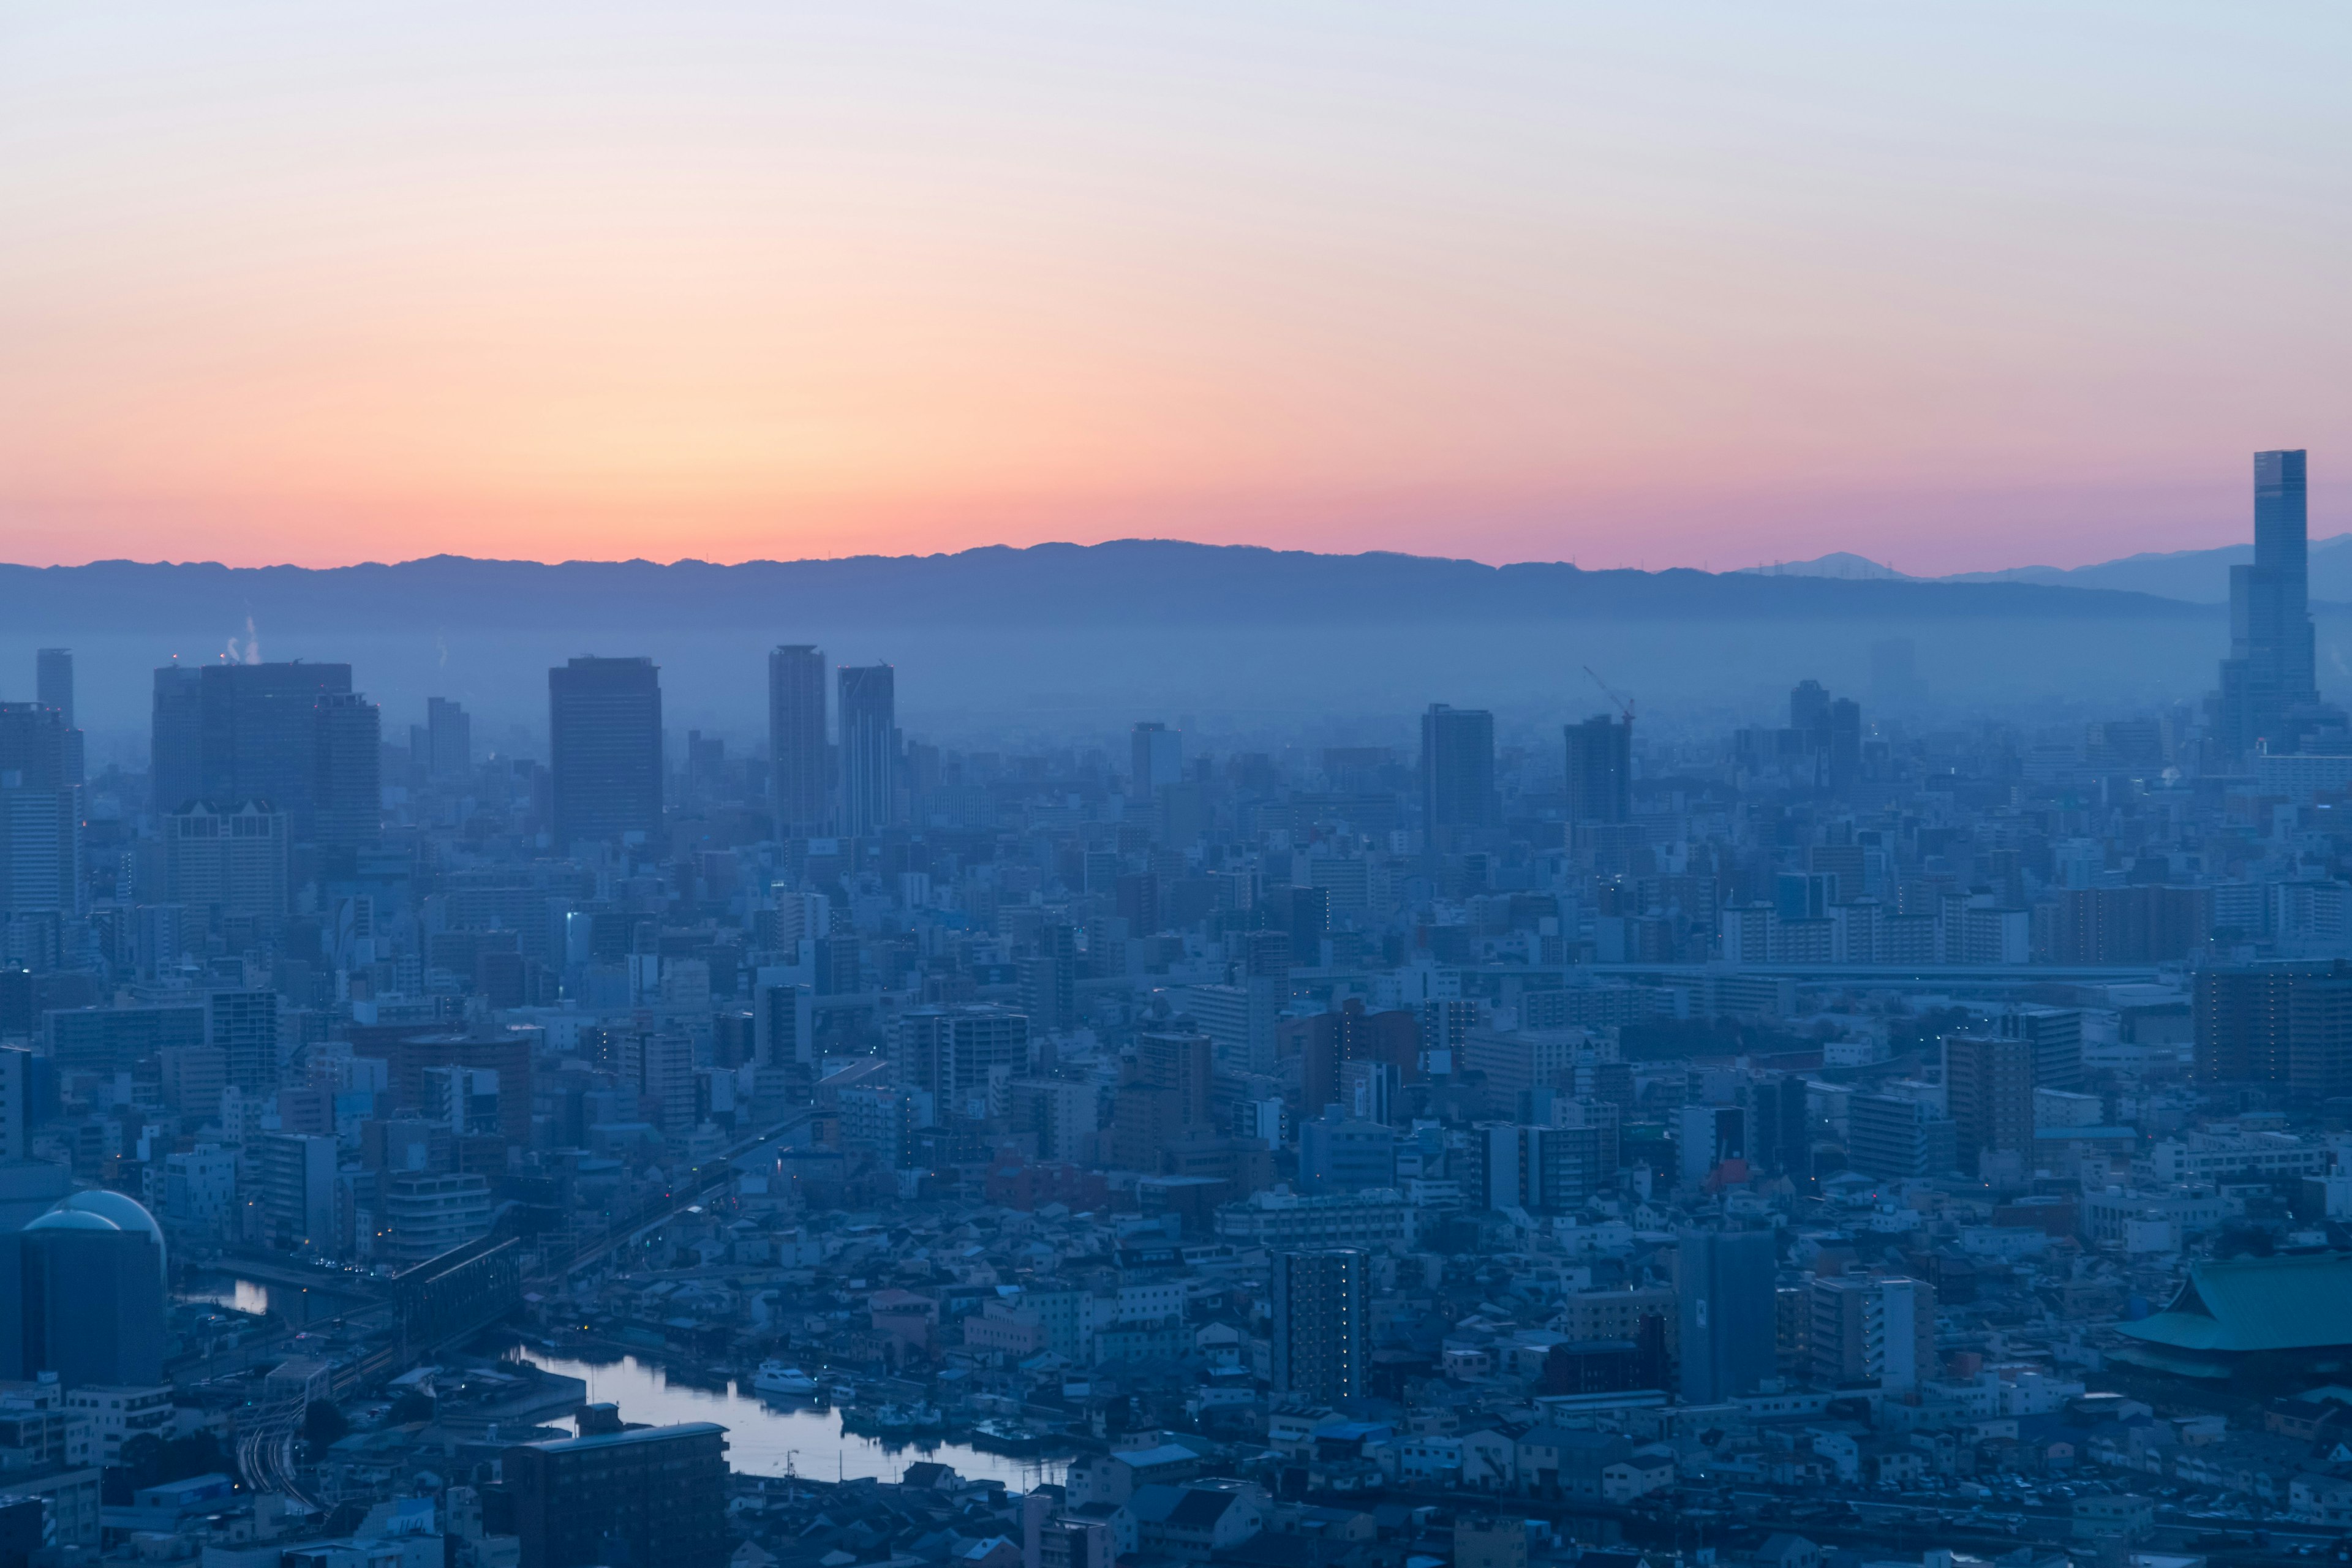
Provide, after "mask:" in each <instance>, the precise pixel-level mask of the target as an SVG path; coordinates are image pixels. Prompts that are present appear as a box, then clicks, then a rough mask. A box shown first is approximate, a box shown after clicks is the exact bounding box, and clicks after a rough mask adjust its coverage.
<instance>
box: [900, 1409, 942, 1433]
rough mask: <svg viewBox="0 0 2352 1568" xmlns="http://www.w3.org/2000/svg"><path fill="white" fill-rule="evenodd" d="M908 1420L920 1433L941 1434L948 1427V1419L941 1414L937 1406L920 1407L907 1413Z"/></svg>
mask: <svg viewBox="0 0 2352 1568" xmlns="http://www.w3.org/2000/svg"><path fill="white" fill-rule="evenodd" d="M907 1420H908V1423H909V1424H910V1425H912V1426H913V1427H914V1428H915V1430H916V1431H918V1432H939V1431H943V1430H945V1429H946V1427H947V1424H948V1418H947V1417H946V1416H944V1415H940V1407H939V1406H938V1405H916V1406H915V1407H914V1408H913V1409H911V1410H909V1411H908V1412H907Z"/></svg>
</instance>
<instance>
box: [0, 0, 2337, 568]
mask: <svg viewBox="0 0 2352 1568" xmlns="http://www.w3.org/2000/svg"><path fill="white" fill-rule="evenodd" d="M2347 64H2352V12H2347V11H2346V10H2345V9H2344V8H2342V7H2336V6H2326V5H2273V6H2262V7H2221V6H2210V5H2203V6H2187V5H2158V4H2137V5H2113V6H2102V5H2065V6H2050V5H2000V4H1966V5H1959V4H1952V5H1933V4H1920V5H1883V4H1853V5H1816V4H1789V5H1754V4H1752V0H1750V3H1743V4H1723V5H1709V4H1703V3H1693V4H1684V5H1671V6H1657V5H1622V6H1617V5H1576V4H1569V3H1565V0H1539V3H1534V0H1531V3H1525V4H1514V3H1510V0H1493V3H1489V4H1485V5H1476V6H1441V5H1386V4H1370V5H1368V4H1364V3H1362V0H1351V3H1348V4H1328V5H1323V4H1313V3H1299V4H1287V5H1265V4H1264V3H1263V0H1259V3H1256V4H1227V3H1224V0H1187V3H1186V4H1183V5H1131V4H1107V3H1104V0H1087V3H1085V4H1058V3H1055V0H1031V3H1027V4H1023V5H998V4H995V3H993V0H958V3H956V4H949V5H931V4H924V3H920V0H914V3H908V4H890V5H864V4H836V5H824V6H808V5H795V4H790V3H787V0H759V3H740V4H737V3H718V0H662V3H660V4H640V5H613V4H596V3H594V0H565V3H564V4H561V5H555V4H538V3H524V0H510V3H505V4H488V3H485V0H465V3H462V4H432V3H425V0H408V3H404V4H397V5H390V4H367V3H363V0H351V3H339V4H336V5H316V4H295V3H246V0H206V3H205V4H204V5H187V4H185V3H184V0H153V3H151V0H91V3H89V4H63V3H58V0H50V3H36V0H0V558H5V559H9V560H15V561H22V562H31V563H69V562H79V561H87V560H91V559H100V558H109V557H120V556H130V557H135V558H139V559H147V560H154V559H169V560H217V561H223V562H227V563H232V564H245V565H251V564H263V563H299V564H306V565H331V564H339V563H348V562H353V561H363V560H399V559H408V558H412V557H415V556H421V555H428V554H433V553H436V552H458V553H466V554H475V555H499V556H509V557H531V558H537V559H544V560H562V559H570V558H626V557H632V556H643V557H646V558H650V559H657V560H670V559H676V558H678V557H682V556H695V557H698V558H702V559H706V560H722V561H734V560H743V559H753V558H772V559H782V558H793V557H802V556H813V555H830V554H844V553H860V552H878V553H887V554H904V553H929V552H938V551H951V550H958V549H963V548H967V547H970V546H973V545H980V544H989V543H1014V544H1024V543H1030V542H1038V541H1044V540H1075V541H1078V542H1092V541H1096V540H1101V539H1111V538H1122V537H1136V536H1153V537H1171V538H1186V539H1195V540H1202V541H1207V542H1247V543H1259V544H1271V545H1276V546H1283V547H1290V548H1300V549H1315V550H1334V551H1357V550H1375V549H1379V550H1403V551H1411V552H1419V553H1428V554H1442V555H1453V556H1467V557H1475V558H1477V559H1482V560H1486V561H1494V562H1502V561H1512V560H1568V561H1574V562H1577V563H1580V564H1583V565H1591V566H1603V565H1629V566H1630V565H1642V566H1648V567H1653V568H1655V567H1660V566H1665V565H1670V564H1673V565H1692V566H1706V567H1710V568H1713V569H1717V570H1720V569H1724V568H1727V567H1731V566H1738V565H1747V564H1753V563H1760V562H1768V561H1775V560H1795V559H1801V558H1804V557H1808V556H1811V555H1815V554H1819V553H1822V552H1827V551H1832V550H1851V551H1854V552H1860V553H1863V554H1866V555H1870V556H1872V557H1874V558H1875V559H1878V560H1881V561H1885V562H1888V563H1892V564H1894V565H1895V566H1896V567H1898V568H1899V569H1902V570H1905V571H1911V572H1919V573H1930V572H1952V571H1966V570H1984V569H1992V568H1998V567H2003V566H2013V565H2021V564H2026V563H2048V564H2055V565H2073V564H2078V563H2085V562H2091V561H2097V560H2104V559H2107V558H2110V557H2113V556H2116V555H2121V554H2126V553H2130V552H2136V551H2142V550H2173V549H2189V548H2200V547H2206V546H2211V545H2217V544H2223V543H2229V542H2235V541H2237V540H2240V539H2242V538H2244V537H2246V536H2247V535H2248V533H2249V531H2250V527H2251V524H2250V521H2249V517H2250V498H2249V490H2250V480H2251V466H2250V462H2249V456H2248V455H2249V454H2250V453H2251V452H2252V451H2253V450H2255V449H2257V448H2260V447H2278V446H2303V447H2309V448H2311V449H2312V452H2313V458H2312V472H2313V484H2314V497H2313V510H2314V517H2313V526H2314V532H2315V534H2325V533H2331V532H2336V531H2343V530H2344V529H2346V528H2352V500H2347V499H2346V498H2347V497H2352V485H2343V484H2338V483H2336V482H2335V476H2336V474H2337V473H2339V472H2343V471H2345V470H2346V469H2347V468H2352V439H2347V437H2352V378H2347V376H2346V375H2345V374H2344V367H2345V365H2346V364H2347V363H2352V356H2347V350H2352V309H2347V306H2346V303H2345V296H2344V293H2343V283H2344V279H2345V278H2346V277H2347V262H2352V244H2347V241H2352V158H2347V156H2346V154H2345V149H2346V148H2347V147H2352V94H2347V93H2346V92H2345V91H2343V90H2342V82H2343V80H2344V79H2345V74H2346V68H2347Z"/></svg>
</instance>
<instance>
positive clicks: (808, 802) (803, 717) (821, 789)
mask: <svg viewBox="0 0 2352 1568" xmlns="http://www.w3.org/2000/svg"><path fill="white" fill-rule="evenodd" d="M831 762H832V755H831V752H829V751H828V750H827V747H826V742H825V738H824V649H823V648H821V647H810V646H809V645H808V644H806V643H787V644H784V645H783V646H782V647H774V648H771V649H770V650H769V651H768V780H769V788H770V793H771V796H772V801H773V804H774V808H775V814H776V837H779V838H796V837H809V836H811V835H814V834H821V833H823V832H824V828H825V825H826V823H827V822H828V821H829V820H831V813H829V812H828V811H827V810H826V809H825V792H826V790H827V789H828V788H829V787H830V784H831V781H832V777H833V769H832V767H831V765H830V763H831Z"/></svg>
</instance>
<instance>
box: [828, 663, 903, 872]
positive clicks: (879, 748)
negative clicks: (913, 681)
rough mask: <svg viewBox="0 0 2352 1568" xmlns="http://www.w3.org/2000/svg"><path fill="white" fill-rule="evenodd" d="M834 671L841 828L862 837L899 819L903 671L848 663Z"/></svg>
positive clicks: (854, 835)
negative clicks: (838, 690) (900, 679)
mask: <svg viewBox="0 0 2352 1568" xmlns="http://www.w3.org/2000/svg"><path fill="white" fill-rule="evenodd" d="M835 676H836V678H837V679H839V680H840V682H841V803H840V804H841V810H840V826H841V831H842V832H843V834H845V835H846V836H847V837H853V838H858V837H866V836H867V835H869V834H875V833H879V832H881V831H882V829H884V828H885V827H887V826H890V825H891V824H892V823H893V822H894V821H895V820H896V819H897V815H898V813H897V804H896V803H897V796H898V689H897V688H898V672H897V671H896V670H894V669H893V668H891V667H890V666H888V665H887V664H872V665H844V666H842V667H841V668H840V669H838V670H836V671H835Z"/></svg>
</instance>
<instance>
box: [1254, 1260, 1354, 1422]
mask: <svg viewBox="0 0 2352 1568" xmlns="http://www.w3.org/2000/svg"><path fill="white" fill-rule="evenodd" d="M1272 1273H1273V1276H1274V1279H1273V1286H1274V1291H1273V1294H1274V1347H1273V1348H1274V1392H1275V1394H1276V1395H1277V1396H1280V1395H1284V1394H1288V1395H1291V1396H1293V1397H1296V1398H1301V1399H1308V1400H1312V1401H1314V1402H1315V1403H1317V1404H1319V1405H1336V1404H1338V1403H1339V1402H1341V1401H1343V1400H1349V1399H1355V1398H1357V1397H1359V1396H1360V1395H1361V1394H1363V1393H1364V1392H1365V1387H1364V1378H1365V1374H1366V1373H1368V1372H1370V1366H1371V1363H1370V1350H1371V1332H1370V1331H1371V1323H1370V1316H1371V1258H1370V1255H1368V1254H1366V1253H1362V1252H1359V1251H1356V1250H1354V1249H1352V1248H1349V1247H1328V1248H1321V1249H1318V1250H1315V1251H1311V1252H1277V1253H1276V1254H1275V1255H1274V1267H1273V1269H1272Z"/></svg>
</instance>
